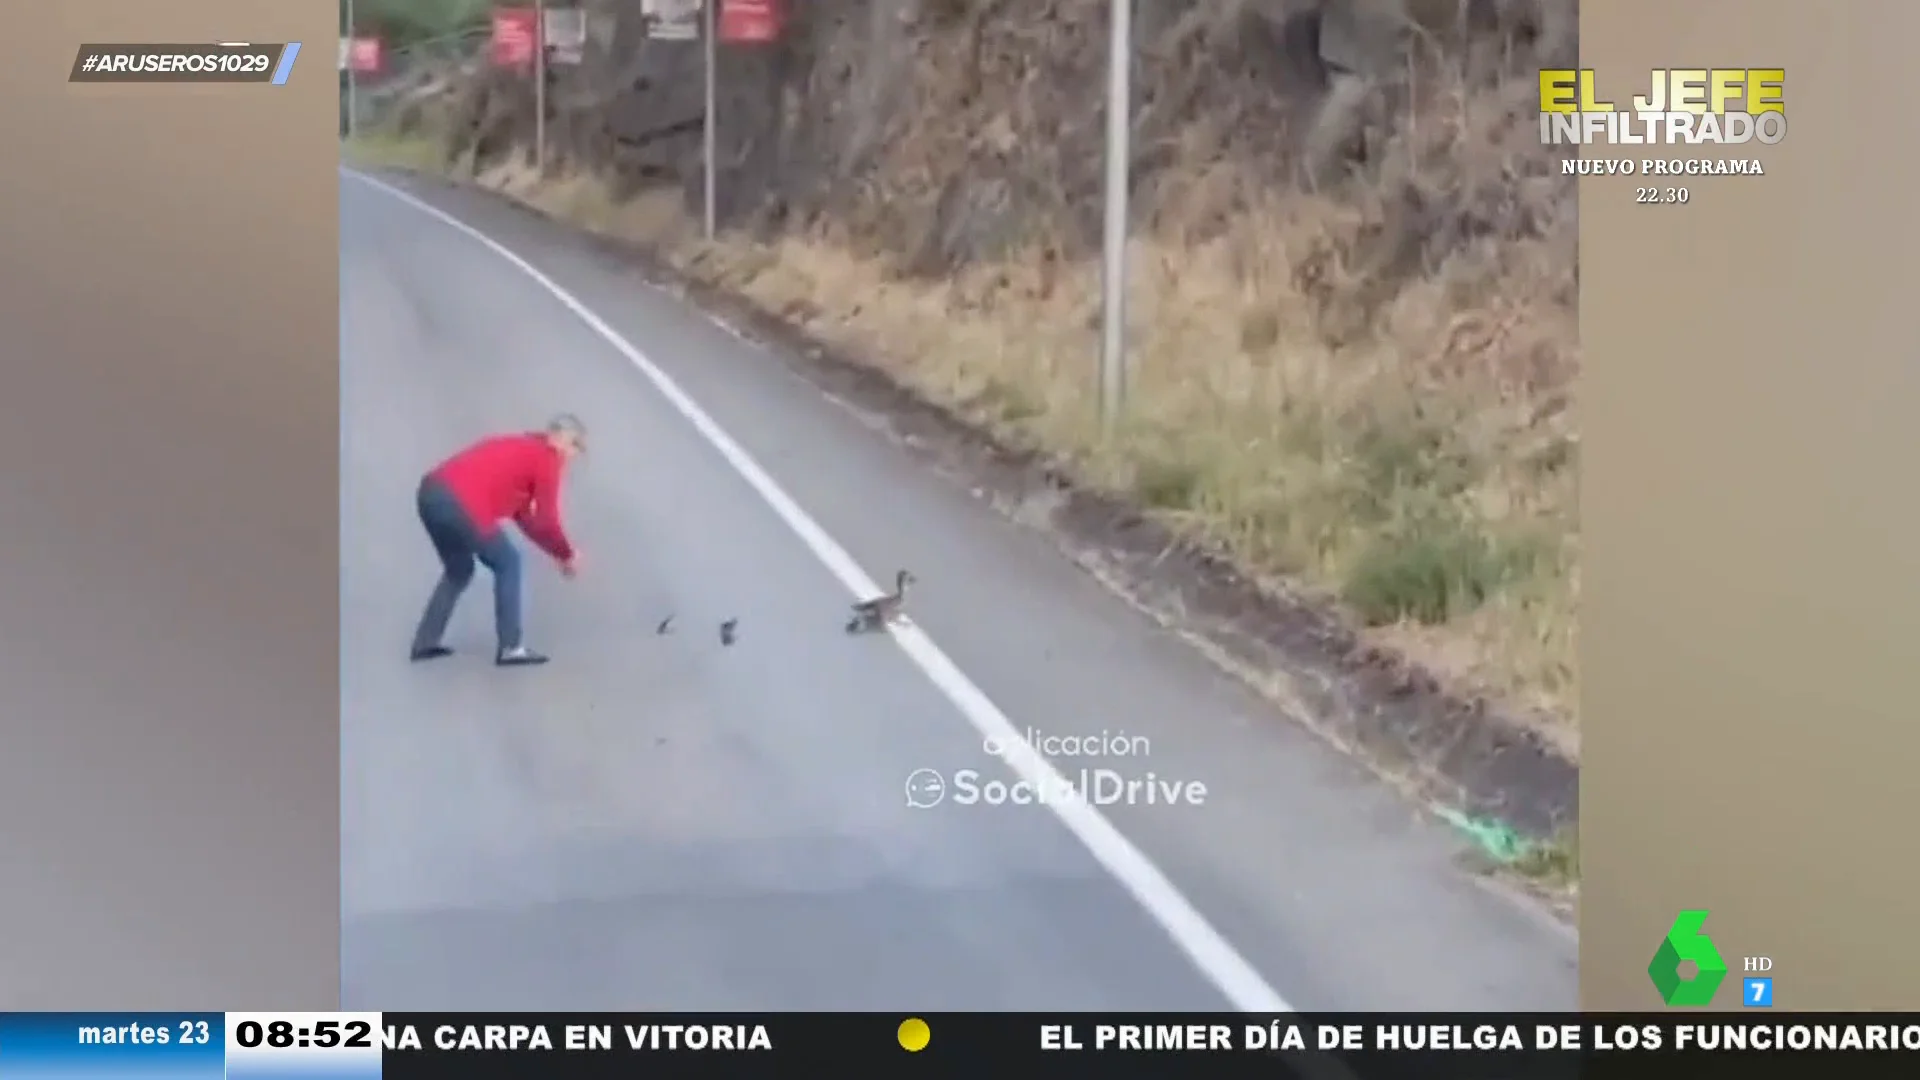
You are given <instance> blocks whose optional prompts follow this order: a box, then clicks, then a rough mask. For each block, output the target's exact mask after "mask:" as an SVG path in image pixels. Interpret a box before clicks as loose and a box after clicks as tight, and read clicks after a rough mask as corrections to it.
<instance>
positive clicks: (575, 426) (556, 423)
mask: <svg viewBox="0 0 1920 1080" xmlns="http://www.w3.org/2000/svg"><path fill="white" fill-rule="evenodd" d="M547 434H549V435H570V436H572V437H573V438H574V440H575V441H577V442H581V443H584V442H586V441H587V425H585V424H583V423H581V422H580V418H579V417H577V416H575V415H573V414H572V413H561V414H560V415H558V416H556V417H554V418H553V419H551V420H549V421H547Z"/></svg>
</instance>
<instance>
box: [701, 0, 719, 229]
mask: <svg viewBox="0 0 1920 1080" xmlns="http://www.w3.org/2000/svg"><path fill="white" fill-rule="evenodd" d="M700 7H701V13H702V16H703V25H702V31H701V35H700V36H701V39H702V40H703V41H704V42H705V45H706V54H707V60H706V69H707V70H706V80H707V84H706V89H705V93H706V108H705V109H704V110H702V111H703V112H704V113H705V119H703V120H702V121H701V131H700V147H701V152H700V157H701V159H702V161H703V162H704V164H703V166H702V174H703V175H702V176H701V178H700V182H701V185H702V188H703V190H702V192H701V207H700V209H701V215H702V224H703V225H704V226H705V228H706V234H707V239H708V240H712V239H713V234H714V230H715V227H716V224H717V220H716V219H717V216H718V215H717V214H716V212H715V210H714V206H713V201H714V189H715V188H716V187H717V185H716V184H715V182H714V176H713V174H714V164H713V159H714V151H715V149H716V147H717V146H718V144H719V141H720V139H719V130H718V128H717V126H716V124H715V117H714V113H715V111H716V109H715V104H716V102H717V101H718V99H719V97H720V92H719V91H720V82H719V73H718V72H717V71H716V70H715V69H716V67H717V64H716V61H718V60H719V58H720V44H719V43H720V18H719V15H718V14H717V11H718V9H719V7H720V0H705V2H704V3H702V4H701V5H700Z"/></svg>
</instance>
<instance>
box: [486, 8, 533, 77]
mask: <svg viewBox="0 0 1920 1080" xmlns="http://www.w3.org/2000/svg"><path fill="white" fill-rule="evenodd" d="M539 40H540V16H539V12H538V11H537V10H536V9H534V8H530V7H526V8H494V9H493V43H492V56H493V62H494V64H495V65H497V66H499V67H509V68H517V67H531V66H532V65H533V56H534V50H535V49H536V48H537V47H538V42H539Z"/></svg>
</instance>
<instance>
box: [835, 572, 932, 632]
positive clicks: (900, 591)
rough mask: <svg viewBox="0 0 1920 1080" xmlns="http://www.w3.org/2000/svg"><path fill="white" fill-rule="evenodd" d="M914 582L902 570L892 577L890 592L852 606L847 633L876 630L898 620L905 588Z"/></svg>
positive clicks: (904, 601)
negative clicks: (851, 615)
mask: <svg viewBox="0 0 1920 1080" xmlns="http://www.w3.org/2000/svg"><path fill="white" fill-rule="evenodd" d="M915 580H917V579H916V578H915V577H914V576H913V574H912V573H911V572H910V571H906V570H902V571H900V572H899V573H898V574H895V575H894V577H893V591H892V592H890V593H887V594H886V595H884V596H876V597H874V598H873V599H871V600H862V601H860V602H859V603H857V604H855V605H853V618H851V619H848V620H847V633H849V634H859V633H864V632H866V631H868V630H878V629H880V628H881V627H884V626H887V625H890V624H892V623H893V622H894V621H896V620H897V619H899V617H900V609H901V608H902V607H903V606H905V604H906V602H907V586H909V585H911V584H913V583H914V581H915Z"/></svg>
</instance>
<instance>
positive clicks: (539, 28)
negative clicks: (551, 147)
mask: <svg viewBox="0 0 1920 1080" xmlns="http://www.w3.org/2000/svg"><path fill="white" fill-rule="evenodd" d="M533 167H534V170H535V172H536V173H537V174H538V175H539V176H541V177H545V176H546V175H547V0H533Z"/></svg>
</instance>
